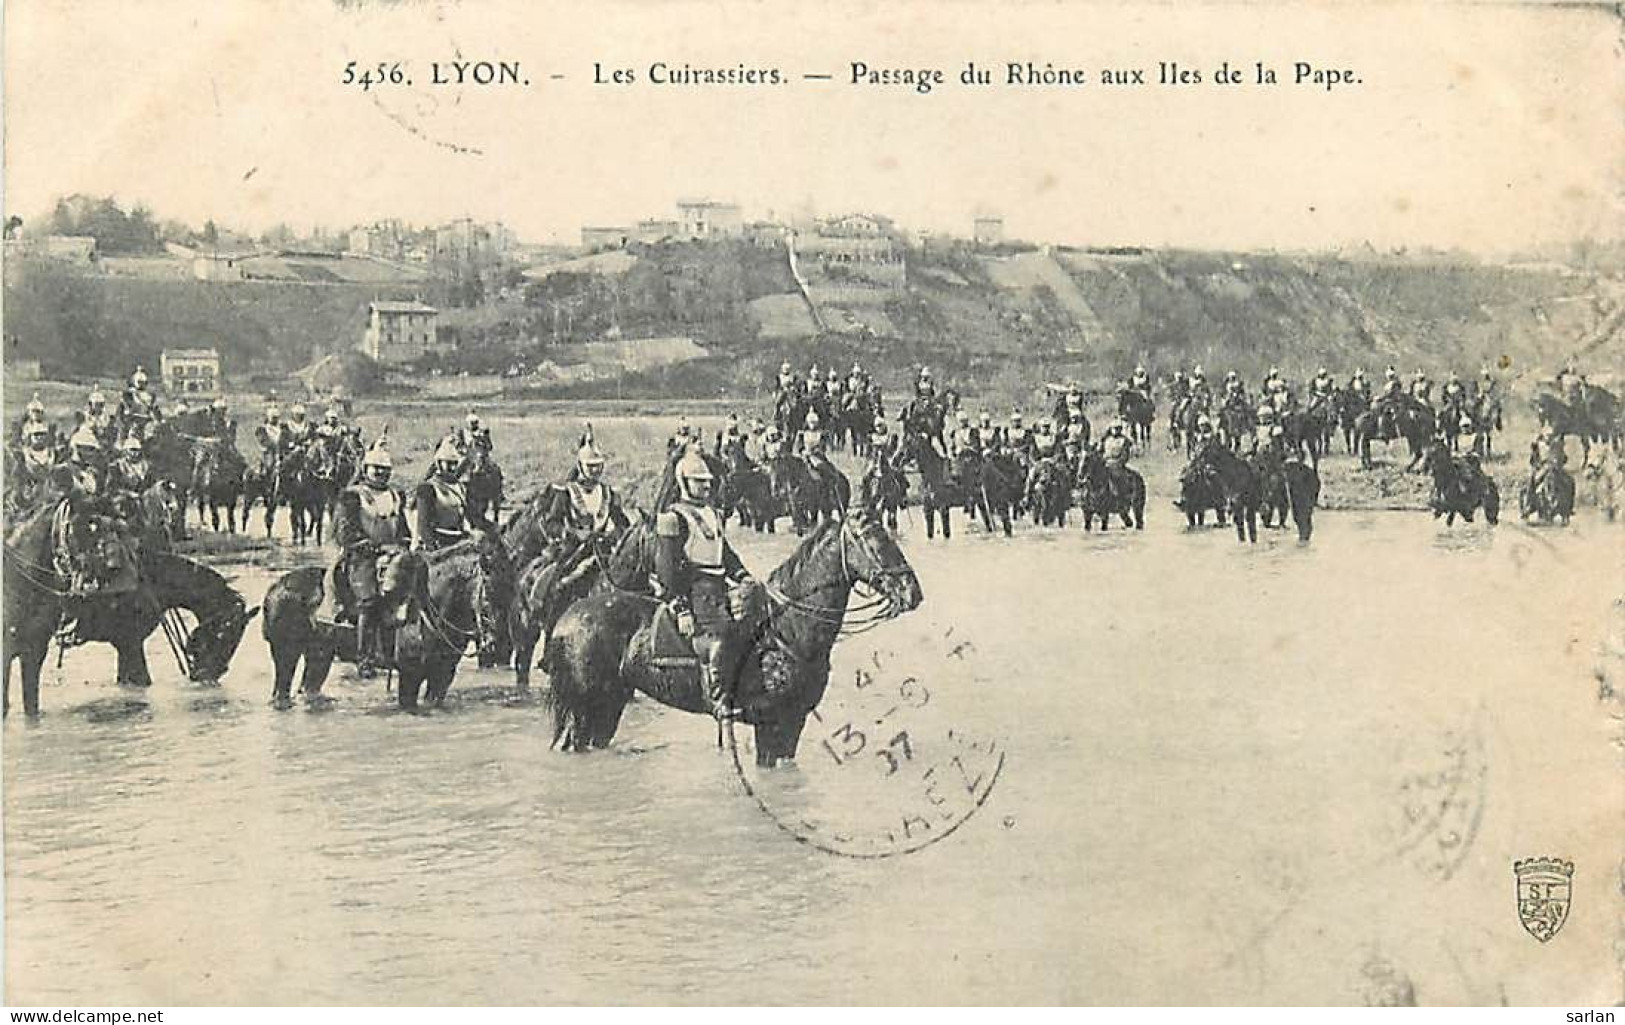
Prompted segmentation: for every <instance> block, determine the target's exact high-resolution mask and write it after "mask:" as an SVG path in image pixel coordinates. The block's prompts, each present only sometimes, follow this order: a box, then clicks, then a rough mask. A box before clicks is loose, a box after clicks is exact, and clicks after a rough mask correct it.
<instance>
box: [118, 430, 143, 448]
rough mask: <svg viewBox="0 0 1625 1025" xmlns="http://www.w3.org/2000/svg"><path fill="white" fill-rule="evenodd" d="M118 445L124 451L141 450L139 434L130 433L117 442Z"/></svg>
mask: <svg viewBox="0 0 1625 1025" xmlns="http://www.w3.org/2000/svg"><path fill="white" fill-rule="evenodd" d="M118 447H119V448H120V449H121V450H123V451H125V452H139V451H141V436H140V435H139V434H132V435H130V436H128V437H127V438H125V439H124V440H123V441H121V442H119V443H118Z"/></svg>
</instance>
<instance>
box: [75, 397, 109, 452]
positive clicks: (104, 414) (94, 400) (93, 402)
mask: <svg viewBox="0 0 1625 1025" xmlns="http://www.w3.org/2000/svg"><path fill="white" fill-rule="evenodd" d="M79 423H80V424H81V425H82V426H85V427H88V428H90V430H91V432H92V433H94V434H95V435H96V440H97V441H98V442H100V443H101V447H102V448H103V449H104V450H111V449H112V447H113V445H114V444H115V443H116V442H117V441H118V424H117V423H116V422H114V420H113V415H112V414H111V413H110V412H108V410H107V396H105V395H103V394H102V390H101V389H100V388H92V389H90V395H89V397H87V398H86V399H85V408H84V410H83V411H82V412H81V413H80V414H79Z"/></svg>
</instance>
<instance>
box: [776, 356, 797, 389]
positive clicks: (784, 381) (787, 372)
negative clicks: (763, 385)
mask: <svg viewBox="0 0 1625 1025" xmlns="http://www.w3.org/2000/svg"><path fill="white" fill-rule="evenodd" d="M773 391H774V394H775V396H778V397H780V398H782V397H783V396H786V395H794V394H795V393H796V391H797V388H796V372H795V371H794V370H791V369H790V361H789V360H785V361H784V362H783V363H780V364H779V377H778V381H777V382H776V383H775V385H774V389H773Z"/></svg>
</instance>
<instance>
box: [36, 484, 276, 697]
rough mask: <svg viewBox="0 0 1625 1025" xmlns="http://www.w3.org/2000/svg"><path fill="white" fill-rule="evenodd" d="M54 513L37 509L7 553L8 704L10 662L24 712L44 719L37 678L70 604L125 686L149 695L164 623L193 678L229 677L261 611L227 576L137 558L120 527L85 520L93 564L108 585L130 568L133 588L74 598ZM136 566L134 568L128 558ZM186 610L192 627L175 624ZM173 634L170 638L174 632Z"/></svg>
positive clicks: (189, 564) (157, 554) (162, 559)
mask: <svg viewBox="0 0 1625 1025" xmlns="http://www.w3.org/2000/svg"><path fill="white" fill-rule="evenodd" d="M55 515H56V510H55V508H54V507H47V508H43V509H41V510H39V511H38V512H36V513H35V514H34V515H33V516H31V517H30V518H29V519H27V520H25V521H24V522H23V523H22V524H20V525H19V526H17V527H16V528H15V529H14V530H13V531H12V532H11V534H10V536H8V537H7V538H6V547H5V608H4V615H5V651H4V659H5V672H6V690H5V698H6V700H5V706H6V708H7V710H9V709H10V706H11V683H10V677H11V663H12V660H13V659H15V660H17V661H18V662H20V663H21V666H22V693H23V711H24V712H25V713H27V714H28V715H31V716H32V715H38V714H39V684H40V670H41V667H42V666H43V665H44V662H45V656H46V653H47V651H48V650H49V648H50V644H51V640H52V638H53V637H55V635H56V632H57V630H58V628H59V627H60V626H61V625H62V618H63V615H64V612H65V611H66V609H67V608H68V607H69V606H70V605H71V606H72V608H73V612H74V615H75V617H76V619H77V621H78V627H77V629H76V631H75V632H76V633H77V634H78V635H79V637H80V638H82V639H84V640H87V641H102V642H105V643H107V644H111V645H112V646H113V647H114V649H115V650H117V652H118V669H117V680H118V683H119V684H120V685H121V686H126V687H149V686H151V685H152V673H151V671H150V670H149V669H148V668H147V656H146V652H145V650H144V648H143V644H144V643H145V641H146V639H147V637H149V636H150V635H151V634H152V632H153V630H155V629H157V628H158V626H159V625H160V624H163V625H164V626H165V632H166V635H167V636H168V639H169V641H170V643H171V645H172V646H173V649H174V651H175V653H176V657H177V659H178V660H179V661H180V663H181V665H182V669H183V671H184V672H185V673H186V676H187V678H188V679H189V680H191V681H192V682H194V683H214V682H216V681H218V680H219V679H220V677H222V676H224V675H225V672H226V669H227V667H228V666H229V665H230V663H231V658H232V656H233V655H234V654H236V651H237V645H238V644H239V643H240V642H241V641H242V638H243V630H244V629H245V628H246V627H247V626H248V621H249V620H250V619H253V618H254V614H255V613H256V612H258V611H259V609H258V608H253V609H250V608H248V607H247V605H246V603H245V602H244V601H243V599H242V596H241V595H239V594H238V593H237V592H236V591H235V590H233V589H232V587H231V586H230V585H229V584H227V583H226V580H225V578H224V577H222V576H221V575H220V574H218V573H216V572H215V571H214V570H212V569H210V568H209V567H207V566H204V565H202V564H201V563H197V562H193V561H192V560H190V559H187V558H183V557H182V556H179V555H174V554H171V553H169V552H162V551H142V552H140V553H136V554H132V552H131V549H130V547H129V546H128V543H127V541H126V540H125V538H124V537H123V536H122V535H121V533H120V531H119V530H118V526H117V524H116V523H115V521H113V520H110V519H107V518H106V517H101V516H89V517H86V518H85V519H84V521H83V522H82V523H81V525H80V526H79V527H78V528H77V529H78V530H81V531H84V532H86V534H87V537H86V539H85V542H84V543H85V544H86V548H85V549H84V550H85V551H86V553H87V554H86V556H85V558H86V560H87V562H88V563H89V564H90V565H91V566H92V568H93V569H95V571H96V572H97V574H98V575H99V576H102V577H105V578H108V579H110V578H111V577H112V576H114V575H115V574H117V573H120V572H124V571H130V570H133V572H134V575H135V579H136V583H135V586H134V588H133V589H125V590H119V591H116V592H110V593H106V594H89V595H81V596H72V595H70V594H69V593H68V589H67V587H68V584H67V581H66V580H64V579H63V578H62V577H61V575H60V573H59V572H58V570H57V566H56V553H55V545H56V543H57V538H56V537H55V536H54V534H55V530H54V526H53V520H54V518H55ZM132 558H133V559H135V560H137V561H136V563H135V565H134V566H133V567H132V566H130V565H128V563H127V560H130V559H132ZM176 609H184V610H186V611H187V612H189V613H191V614H192V615H193V616H194V617H195V618H196V620H197V625H195V626H192V627H187V626H186V625H185V624H184V622H182V621H180V620H178V619H172V618H170V617H171V616H173V611H172V610H176ZM171 631H173V632H171Z"/></svg>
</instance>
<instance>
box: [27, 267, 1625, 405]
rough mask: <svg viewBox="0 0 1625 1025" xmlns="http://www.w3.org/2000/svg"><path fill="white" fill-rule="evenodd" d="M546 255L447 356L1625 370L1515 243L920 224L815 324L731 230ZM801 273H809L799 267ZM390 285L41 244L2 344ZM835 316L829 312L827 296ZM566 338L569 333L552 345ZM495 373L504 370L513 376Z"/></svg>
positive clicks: (702, 373)
mask: <svg viewBox="0 0 1625 1025" xmlns="http://www.w3.org/2000/svg"><path fill="white" fill-rule="evenodd" d="M600 264H605V261H598V263H597V264H590V265H576V266H568V265H566V266H556V267H555V268H553V270H552V272H551V273H547V274H545V275H535V276H534V277H533V279H532V280H531V281H530V282H529V283H528V284H527V285H526V287H525V293H524V296H523V297H522V299H521V297H519V296H518V295H513V296H511V297H510V298H508V299H507V300H505V301H503V302H501V303H492V304H487V305H483V306H479V307H475V308H472V309H467V310H450V309H448V310H447V311H446V312H445V315H444V316H443V318H442V331H443V340H445V341H447V342H448V344H450V345H451V346H452V347H453V349H452V351H450V352H448V353H447V354H446V355H445V357H444V358H443V359H442V360H441V362H443V363H444V364H445V366H446V369H447V370H448V371H454V370H457V369H469V370H471V371H474V372H480V371H482V370H485V371H489V370H490V369H494V368H500V367H502V366H505V365H506V364H507V361H508V359H509V358H510V356H511V357H512V358H514V359H518V360H520V361H523V362H525V363H527V364H528V365H530V366H541V365H544V364H547V365H551V366H554V367H560V366H562V367H568V366H570V365H572V364H580V363H582V362H584V361H587V355H586V354H588V353H589V352H590V350H586V349H582V348H581V345H582V343H589V342H596V341H608V340H635V339H641V338H660V337H673V338H686V339H692V340H693V342H694V343H696V344H697V345H698V346H700V347H701V348H702V350H703V353H704V355H703V357H701V358H694V359H688V360H686V361H685V362H683V363H682V364H681V365H680V366H670V367H653V366H651V367H648V368H645V369H630V370H628V372H625V373H617V374H615V375H613V380H611V379H610V376H609V375H600V376H599V377H597V378H595V377H593V376H591V375H587V376H586V377H585V378H583V377H582V376H581V375H573V374H570V373H551V374H544V375H542V376H540V377H536V378H528V379H526V380H525V381H524V382H523V385H522V387H525V388H527V389H535V390H536V391H537V392H538V393H539V394H548V395H554V394H557V395H565V394H568V395H572V396H577V397H599V396H601V395H616V396H628V397H630V396H636V395H643V394H647V395H650V396H673V397H676V396H682V397H717V396H722V395H729V396H750V395H755V394H758V393H760V392H761V391H762V389H764V388H765V387H766V386H767V383H768V382H769V381H770V380H771V379H772V376H773V373H774V371H775V370H776V368H777V366H778V363H779V361H780V360H785V359H787V360H790V361H791V362H792V363H793V364H794V365H795V366H796V367H797V368H798V369H801V368H805V367H806V365H807V364H808V363H812V362H816V363H818V364H819V365H821V366H830V365H832V364H838V365H841V366H843V367H844V366H846V365H849V364H850V363H851V362H853V361H860V362H862V363H863V364H864V365H865V366H867V367H869V368H871V369H873V370H875V371H877V372H878V374H879V376H880V379H881V380H882V381H883V382H884V383H885V384H887V385H888V386H890V387H903V386H906V383H907V381H908V379H909V377H910V376H911V375H912V373H913V372H914V369H915V368H916V367H918V366H919V365H920V364H922V363H923V364H927V365H929V366H931V367H932V368H933V369H935V370H937V371H939V373H941V374H943V375H945V376H947V377H949V378H951V379H953V380H955V381H956V382H959V383H960V384H961V386H962V389H963V390H964V391H966V392H968V393H972V394H975V393H978V392H979V393H983V394H986V395H989V396H999V397H1001V398H1010V397H1020V396H1030V395H1031V393H1032V391H1033V389H1034V388H1035V387H1036V386H1037V385H1038V384H1039V383H1040V382H1043V381H1055V380H1059V379H1061V378H1065V377H1076V378H1078V379H1080V380H1082V381H1084V382H1085V383H1086V384H1087V385H1088V386H1090V387H1092V388H1096V389H1099V388H1105V387H1108V386H1109V385H1110V383H1111V381H1112V380H1113V379H1114V378H1117V377H1120V376H1122V375H1124V374H1126V373H1127V372H1128V370H1129V369H1131V368H1132V367H1133V365H1134V364H1135V363H1136V362H1142V361H1143V362H1145V363H1146V364H1147V366H1149V367H1151V368H1152V370H1153V371H1154V372H1156V373H1158V374H1165V373H1167V372H1169V371H1171V370H1173V369H1175V368H1176V367H1179V366H1187V367H1188V366H1189V365H1190V364H1192V363H1198V362H1199V363H1203V364H1205V365H1207V366H1209V367H1212V368H1215V369H1229V368H1234V369H1237V370H1239V371H1241V372H1243V373H1244V374H1246V375H1247V376H1249V377H1250V378H1254V379H1256V378H1257V377H1258V376H1260V375H1261V374H1262V373H1263V371H1264V370H1265V369H1266V368H1267V367H1268V366H1270V365H1272V364H1274V365H1279V366H1280V367H1281V368H1282V369H1283V371H1285V372H1286V373H1287V374H1288V375H1289V376H1293V377H1306V376H1308V375H1310V374H1312V373H1313V372H1314V370H1315V368H1316V367H1317V366H1320V365H1325V366H1328V367H1331V368H1334V369H1335V370H1336V371H1338V372H1339V373H1345V372H1347V371H1348V370H1350V369H1352V368H1353V367H1355V366H1363V367H1365V368H1366V370H1367V372H1368V373H1380V372H1381V369H1382V367H1383V366H1385V365H1387V364H1389V363H1393V364H1395V365H1397V366H1399V367H1401V368H1402V369H1404V370H1406V371H1407V372H1409V371H1413V370H1415V369H1417V368H1418V367H1421V368H1425V369H1427V370H1428V371H1429V372H1431V373H1435V374H1439V373H1442V372H1444V371H1446V370H1448V369H1451V368H1455V369H1458V370H1463V371H1467V372H1476V371H1477V369H1478V367H1479V365H1480V363H1481V361H1482V360H1483V359H1484V358H1485V354H1493V357H1494V358H1495V360H1496V362H1497V363H1498V364H1500V365H1501V366H1502V368H1503V369H1504V370H1505V371H1506V372H1507V375H1508V376H1509V377H1511V378H1517V377H1518V376H1520V375H1521V374H1524V373H1526V372H1530V371H1534V372H1536V373H1537V374H1538V375H1540V376H1548V375H1549V374H1550V373H1551V372H1552V371H1553V370H1555V368H1556V366H1557V365H1558V364H1559V363H1561V361H1563V360H1564V359H1566V358H1568V357H1569V356H1570V355H1571V354H1573V353H1576V352H1583V353H1584V361H1585V365H1586V368H1587V369H1588V370H1590V371H1592V372H1614V373H1618V372H1620V371H1621V370H1625V366H1622V365H1621V364H1622V359H1625V281H1622V280H1620V279H1618V278H1608V277H1598V276H1596V275H1595V274H1589V273H1581V272H1577V271H1571V270H1567V269H1565V268H1562V267H1558V266H1555V265H1551V264H1542V265H1539V266H1527V267H1505V266H1481V265H1475V264H1468V263H1459V262H1458V263H1443V262H1431V263H1430V262H1424V261H1420V260H1405V259H1403V258H1394V259H1383V258H1379V257H1376V256H1375V255H1374V254H1370V255H1368V256H1367V258H1362V259H1345V258H1340V257H1335V256H1325V255H1319V256H1289V255H1275V254H1268V255H1262V254H1226V253H1195V252H1178V251H1158V252H1137V251H1127V252H1121V251H1119V252H1112V253H1101V252H1092V251H1086V250H1080V249H1069V248H1064V247H1058V248H1055V249H1045V250H1038V251H1027V252H1006V253H1001V254H988V253H982V252H977V251H975V250H973V249H971V248H970V247H969V246H967V245H954V244H944V243H941V242H933V243H932V245H931V247H930V248H929V249H928V250H925V251H921V250H918V249H916V250H912V251H910V253H909V254H908V273H907V284H906V287H904V288H899V289H895V290H888V289H884V288H867V289H863V290H861V294H859V290H852V292H853V294H852V295H850V296H847V295H844V294H843V293H841V292H840V290H839V289H838V288H835V287H833V286H831V285H828V284H824V285H820V286H819V288H818V289H815V292H816V293H817V294H815V295H814V296H813V299H814V303H815V305H816V306H817V307H818V308H819V309H820V311H821V313H820V317H821V321H822V324H823V326H824V327H825V328H826V329H827V330H825V331H823V332H822V333H820V331H819V325H818V324H815V322H814V321H813V318H812V316H811V313H810V312H809V308H808V305H807V303H806V301H805V299H804V298H803V297H802V296H801V294H800V293H799V291H798V290H797V287H796V282H795V280H794V278H793V277H792V275H791V273H790V268H789V266H788V261H787V259H786V257H785V254H784V251H783V250H782V249H780V248H772V247H759V246H754V245H751V244H749V243H745V242H732V243H697V242H695V243H663V244H660V245H653V246H634V247H632V248H631V249H629V250H628V251H627V252H626V253H624V254H619V255H618V258H617V259H616V260H614V261H610V262H609V264H608V265H607V270H606V267H605V266H600ZM820 289H821V291H820ZM410 294H411V292H410V290H409V286H397V287H395V288H394V289H393V290H392V289H391V287H388V286H383V285H377V284H373V285H359V284H328V285H320V286H316V285H299V284H293V283H271V282H248V283H238V284H230V285H220V284H207V283H202V282H195V281H185V280H170V281H164V280H143V279H138V278H127V277H117V276H111V275H101V276H96V275H85V274H82V273H75V272H73V271H71V270H66V269H62V268H55V267H51V266H49V265H44V264H18V265H15V266H11V267H8V269H7V274H6V289H5V300H6V331H7V334H8V335H9V336H11V337H12V338H14V339H15V344H14V345H12V346H11V352H10V353H9V355H10V356H11V357H22V358H38V359H40V360H41V361H42V362H43V363H44V365H45V367H46V370H47V372H48V373H57V374H62V373H84V372H86V371H87V370H92V369H102V370H105V369H107V368H108V367H110V366H112V367H117V366H121V365H125V364H129V363H133V362H136V361H138V360H140V361H148V362H152V361H155V360H156V357H157V353H158V351H159V350H160V349H162V348H164V347H166V346H213V347H216V348H219V349H220V350H221V351H222V353H223V355H224V356H225V358H226V365H227V367H228V371H229V372H231V373H233V374H242V373H244V372H245V371H246V372H253V373H277V372H282V371H286V370H291V369H293V368H295V367H299V366H304V365H306V364H308V363H310V362H311V361H312V360H313V359H316V358H318V357H320V356H321V355H323V354H326V353H329V352H334V351H339V350H342V349H345V348H348V347H350V346H352V345H353V344H354V342H355V340H356V339H358V338H359V336H360V333H361V330H362V328H363V325H364V321H365V310H366V305H367V303H368V302H369V301H370V300H372V299H374V298H407V297H409V296H410ZM837 317H838V318H839V319H838V320H837ZM577 349H581V351H580V352H576V351H574V350H577ZM516 383H517V382H516Z"/></svg>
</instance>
